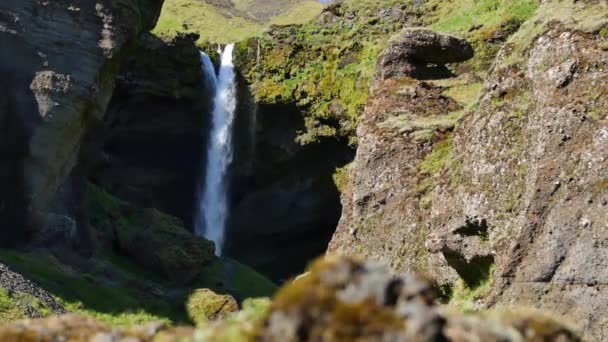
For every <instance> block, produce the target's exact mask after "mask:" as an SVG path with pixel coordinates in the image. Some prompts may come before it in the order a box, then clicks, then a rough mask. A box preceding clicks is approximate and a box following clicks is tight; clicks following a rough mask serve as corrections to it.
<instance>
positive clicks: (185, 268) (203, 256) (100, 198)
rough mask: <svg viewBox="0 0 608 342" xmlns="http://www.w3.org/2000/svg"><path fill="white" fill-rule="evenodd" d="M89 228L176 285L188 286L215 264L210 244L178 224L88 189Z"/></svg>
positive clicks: (94, 189)
mask: <svg viewBox="0 0 608 342" xmlns="http://www.w3.org/2000/svg"><path fill="white" fill-rule="evenodd" d="M88 192H89V194H88V195H89V198H90V202H91V225H92V226H93V227H95V228H96V229H97V230H98V231H99V232H100V233H101V234H100V235H101V236H102V238H101V240H102V241H104V240H105V241H107V245H109V246H106V248H111V247H114V248H116V249H117V250H118V252H120V253H122V254H126V255H128V256H129V257H131V258H132V259H133V260H135V261H136V262H137V263H139V264H140V265H142V266H143V267H146V268H148V269H150V270H154V271H156V272H159V273H160V274H162V275H163V276H165V277H166V278H168V279H170V280H172V281H176V282H179V283H188V282H190V281H192V280H193V279H194V278H196V277H197V276H198V275H199V273H200V272H202V269H203V266H206V265H208V264H209V263H211V262H212V261H213V260H215V253H214V251H215V248H214V245H213V242H211V241H208V240H206V239H204V238H202V237H197V236H194V235H193V234H192V233H191V232H189V231H188V230H187V229H186V228H185V227H184V225H183V224H182V222H181V221H180V220H179V219H177V218H175V217H173V216H170V215H167V214H164V213H162V212H160V211H158V210H156V209H152V208H146V209H142V208H139V207H136V206H134V205H131V204H130V203H128V202H124V201H122V200H119V199H117V198H115V197H113V196H111V195H110V194H108V193H107V192H105V191H103V190H102V189H99V188H98V187H96V186H93V185H89V187H88Z"/></svg>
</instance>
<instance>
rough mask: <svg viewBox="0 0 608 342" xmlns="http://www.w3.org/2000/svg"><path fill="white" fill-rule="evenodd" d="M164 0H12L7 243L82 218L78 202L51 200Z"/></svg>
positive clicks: (4, 111)
mask: <svg viewBox="0 0 608 342" xmlns="http://www.w3.org/2000/svg"><path fill="white" fill-rule="evenodd" d="M161 4H162V1H161V0H145V1H136V0H121V1H89V0H78V1H64V0H58V1H38V0H26V1H22V0H6V1H2V4H1V5H0V47H1V48H0V77H1V78H2V85H0V91H1V92H2V94H3V96H2V100H0V158H1V159H0V221H1V222H2V238H0V243H1V244H3V245H7V244H12V243H14V242H16V241H23V240H24V239H27V238H28V236H29V235H31V234H32V233H33V232H34V231H37V230H39V229H42V228H43V227H44V226H45V222H46V221H47V216H48V215H59V216H68V217H73V216H77V214H74V213H70V212H69V210H68V209H65V208H67V207H70V205H69V203H68V204H66V205H61V204H58V203H53V204H52V205H51V202H52V201H53V200H54V196H55V194H56V192H57V190H58V189H59V188H60V187H61V186H62V185H64V183H66V181H67V180H68V175H69V174H70V172H71V171H72V168H73V166H74V165H75V164H76V161H77V159H78V155H79V149H80V145H81V141H82V138H83V136H84V135H85V133H86V131H87V127H88V126H89V125H90V123H91V122H94V121H97V120H100V119H101V117H102V116H103V114H104V113H105V109H106V106H107V103H108V101H109V99H110V96H111V95H112V90H113V88H114V78H115V76H116V74H117V72H118V66H119V64H120V62H121V60H122V57H123V56H124V53H125V49H126V48H127V47H128V45H129V44H130V41H131V40H132V39H133V38H135V37H136V36H137V35H138V34H139V33H140V32H142V31H146V30H149V29H151V28H152V26H153V25H154V23H155V21H156V19H157V17H158V15H159V11H160V7H161ZM68 182H70V181H68ZM60 200H61V199H60ZM50 207H54V208H55V207H57V208H60V209H61V210H59V209H57V210H55V209H53V210H51V211H49V208H50ZM79 229H84V228H82V227H79Z"/></svg>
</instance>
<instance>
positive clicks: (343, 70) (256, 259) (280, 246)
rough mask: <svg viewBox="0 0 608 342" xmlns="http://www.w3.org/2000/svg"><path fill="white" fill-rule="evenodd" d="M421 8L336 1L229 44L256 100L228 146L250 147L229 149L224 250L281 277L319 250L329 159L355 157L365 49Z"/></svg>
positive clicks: (367, 69)
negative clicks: (252, 116) (232, 154)
mask: <svg viewBox="0 0 608 342" xmlns="http://www.w3.org/2000/svg"><path fill="white" fill-rule="evenodd" d="M420 8H421V6H420V4H416V5H412V6H410V5H409V4H405V3H403V4H397V3H388V2H372V3H370V4H369V6H367V5H366V6H359V5H357V4H353V3H351V2H339V3H334V4H332V5H331V6H329V7H328V8H327V9H326V10H325V11H324V13H323V14H322V15H321V16H320V17H319V18H318V19H317V20H315V21H313V22H311V23H308V24H304V25H290V26H273V27H272V28H271V29H270V30H269V32H268V33H267V34H265V35H264V36H263V37H261V38H255V39H249V40H247V41H244V42H241V43H240V44H237V46H236V50H235V63H236V66H237V69H239V71H240V72H241V74H242V75H243V78H244V81H245V82H246V84H247V85H248V86H249V87H250V89H251V93H252V95H253V98H254V100H255V101H254V102H256V103H258V104H259V106H258V108H257V124H255V125H253V126H254V129H253V132H254V133H255V134H254V135H253V139H252V138H250V137H251V134H250V132H251V131H249V132H248V131H246V130H242V131H239V132H241V133H238V134H237V142H236V143H237V150H238V149H241V150H246V151H253V153H254V155H253V158H240V157H239V156H238V154H237V155H236V158H235V160H236V162H237V165H235V166H236V168H235V169H236V174H235V177H236V178H235V181H234V187H233V194H234V195H233V199H234V209H233V211H232V214H231V215H232V218H233V220H232V222H231V223H230V234H229V236H230V238H229V240H230V241H228V247H227V250H228V254H229V255H232V256H234V257H235V258H237V259H238V260H241V261H243V262H245V263H248V264H250V265H251V266H253V267H254V268H256V269H258V270H260V271H262V272H263V273H265V274H268V275H271V276H272V277H273V278H274V279H277V280H284V279H286V278H288V277H289V276H293V275H295V274H298V273H299V272H301V271H302V270H303V269H304V267H305V265H306V264H307V262H308V261H309V260H310V259H311V258H313V257H316V256H317V255H318V254H321V253H323V252H324V251H325V249H326V247H327V243H328V241H329V239H330V238H331V235H332V233H333V231H334V230H335V226H336V223H337V222H338V220H339V217H340V211H341V205H340V200H339V198H340V189H339V188H338V186H336V184H335V173H336V169H340V168H343V167H344V166H345V165H347V164H348V163H350V162H351V161H352V159H353V157H354V145H355V144H356V142H355V139H354V131H355V128H356V125H357V118H358V116H359V114H360V113H361V112H362V110H363V105H364V103H365V99H366V98H367V94H368V90H369V80H370V78H371V76H372V74H373V70H372V69H373V67H374V65H373V63H368V59H369V60H374V59H375V57H376V55H377V54H378V53H379V52H380V51H378V50H377V49H376V44H377V42H378V41H383V40H386V39H387V37H388V35H389V34H390V33H392V32H396V31H397V30H399V29H400V28H401V27H403V26H404V25H411V24H413V23H415V22H416V20H417V18H418V17H417V11H418V10H419V9H420ZM355 32H356V33H355ZM354 34H356V35H357V37H359V38H360V39H353V35H354ZM330 36H331V37H332V38H331V39H328V37H330ZM370 56H371V57H370ZM242 117H243V116H241V119H242ZM238 125H239V123H237V126H238ZM249 127H251V126H249ZM249 129H250V128H249ZM252 145H253V148H252V149H250V147H252ZM239 146H244V147H242V148H239ZM250 160H253V163H251V164H247V163H248V162H249V161H250ZM238 164H241V165H238ZM296 241H297V243H296Z"/></svg>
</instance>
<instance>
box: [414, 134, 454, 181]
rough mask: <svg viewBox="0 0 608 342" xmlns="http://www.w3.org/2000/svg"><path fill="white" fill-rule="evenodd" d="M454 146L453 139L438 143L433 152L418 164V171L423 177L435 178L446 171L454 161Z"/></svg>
mask: <svg viewBox="0 0 608 342" xmlns="http://www.w3.org/2000/svg"><path fill="white" fill-rule="evenodd" d="M452 144H453V140H452V138H448V139H445V140H443V141H440V142H438V143H436V144H435V146H434V148H433V151H432V152H431V153H429V154H427V155H426V157H425V158H424V160H423V161H421V162H420V164H418V171H419V172H420V173H421V174H423V175H427V176H430V177H434V176H435V175H437V174H438V173H439V172H441V171H442V170H443V169H445V167H446V166H447V165H448V163H449V162H450V160H451V159H452Z"/></svg>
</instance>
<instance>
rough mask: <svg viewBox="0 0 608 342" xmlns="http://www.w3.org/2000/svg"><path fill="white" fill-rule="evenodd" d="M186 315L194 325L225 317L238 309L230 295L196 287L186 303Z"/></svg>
mask: <svg viewBox="0 0 608 342" xmlns="http://www.w3.org/2000/svg"><path fill="white" fill-rule="evenodd" d="M186 309H187V310H188V316H189V317H190V319H191V320H192V321H193V322H194V323H196V325H201V324H204V323H206V322H208V321H215V320H218V319H223V318H226V317H227V316H228V315H229V314H231V313H233V312H236V311H238V310H239V306H238V304H237V302H236V300H235V299H234V298H233V297H232V296H231V295H220V294H217V293H215V292H213V291H211V290H209V289H198V290H195V291H194V293H192V294H191V295H190V297H189V298H188V302H187V303H186Z"/></svg>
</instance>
